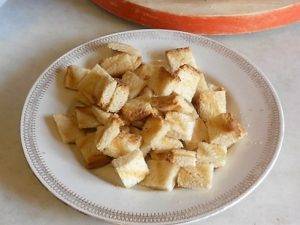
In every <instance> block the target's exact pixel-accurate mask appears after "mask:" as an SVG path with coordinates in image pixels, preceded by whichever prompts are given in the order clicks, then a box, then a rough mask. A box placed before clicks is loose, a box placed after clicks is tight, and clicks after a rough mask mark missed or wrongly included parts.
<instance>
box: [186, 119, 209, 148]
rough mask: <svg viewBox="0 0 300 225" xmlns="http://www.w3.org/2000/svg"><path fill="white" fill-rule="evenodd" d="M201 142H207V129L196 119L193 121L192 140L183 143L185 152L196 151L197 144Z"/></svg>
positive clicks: (200, 120)
mask: <svg viewBox="0 0 300 225" xmlns="http://www.w3.org/2000/svg"><path fill="white" fill-rule="evenodd" d="M202 141H208V133H207V127H206V125H205V123H204V122H203V120H202V119H201V118H198V119H196V121H195V127H194V130H193V135H192V139H191V140H190V141H185V147H186V149H187V150H196V149H197V147H198V144H199V143H200V142H202Z"/></svg>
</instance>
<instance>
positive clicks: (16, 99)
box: [0, 0, 300, 225]
mask: <svg viewBox="0 0 300 225" xmlns="http://www.w3.org/2000/svg"><path fill="white" fill-rule="evenodd" d="M140 28H143V27H141V26H138V25H135V24H132V23H129V22H126V21H123V20H121V19H119V18H116V17H114V16H112V15H110V14H108V13H106V12H105V11H103V10H102V9H100V8H98V7H97V6H95V5H94V4H93V3H91V2H90V1H75V0H52V1H46V0H45V1H35V0H26V1H22V0H8V1H7V2H6V3H5V4H4V5H3V6H2V7H1V8H0V122H1V123H0V146H1V147H0V224H1V225H2V224H3V225H6V224H22V225H35V224H38V225H53V224H55V225H73V224H86V225H93V224H97V225H98V224H107V223H105V222H104V221H101V220H98V219H94V218H91V217H89V216H86V215H83V214H82V213H79V212H77V211H76V210H74V209H72V208H71V207H69V206H67V205H65V204H63V203H62V202H61V201H59V200H57V199H56V198H55V197H54V196H53V195H52V194H51V193H50V192H48V191H47V190H46V189H45V188H44V187H43V186H42V185H41V184H40V183H39V181H38V180H37V179H36V178H35V177H34V175H33V173H32V172H31V170H30V169H29V166H28V165H27V163H26V160H25V158H24V155H23V151H22V148H21V144H20V137H19V121H20V116H21V110H22V106H23V103H24V100H25V97H26V95H27V93H28V91H29V89H30V87H31V86H32V84H33V83H34V81H35V79H36V78H37V77H38V76H39V74H40V73H41V72H42V71H43V70H44V69H45V68H46V67H47V66H48V65H49V64H50V63H51V62H53V61H54V60H55V59H56V58H58V57H59V56H61V55H62V54H63V53H65V52H66V51H68V50H70V49H72V48H73V47H75V46H77V45H79V44H81V43H83V42H86V41H88V40H91V39H93V38H96V37H99V36H102V35H105V34H110V33H114V32H118V31H124V30H132V29H140ZM212 38H213V39H215V40H217V41H220V42H222V43H224V44H225V45H227V46H229V47H230V48H232V49H234V50H237V51H239V52H240V53H242V54H244V55H245V56H246V57H247V58H249V60H250V61H252V62H253V63H254V64H256V65H257V66H258V67H259V68H260V69H261V70H262V71H264V72H265V74H266V75H267V77H268V78H269V79H270V81H271V82H272V84H273V85H274V87H275V89H276V90H277V92H278V94H279V97H280V99H281V102H282V106H283V110H284V114H285V125H286V129H285V139H284V143H283V148H282V151H281V154H280V156H279V158H278V161H277V163H276V164H275V167H274V168H273V170H272V171H271V173H270V174H269V176H268V177H267V178H266V180H265V181H264V182H263V183H262V184H261V185H260V186H259V187H258V188H257V189H256V190H255V191H254V192H253V193H252V194H251V195H250V196H248V197H247V198H246V199H244V200H242V201H241V202H240V203H239V204H237V205H235V206H234V207H232V208H230V209H229V210H227V211H225V212H223V213H221V214H218V215H216V216H214V217H211V218H209V219H206V220H204V221H201V222H198V223H192V224H203V225H212V224H222V225H233V224H243V225H269V224H270V225H279V224H281V225H288V224H295V225H296V224H300V213H299V211H300V204H299V202H300V163H299V159H300V150H299V143H300V131H299V126H300V116H299V115H300V89H299V87H300V25H299V24H298V25H297V24H296V25H290V26H288V27H285V28H280V29H276V30H272V31H266V32H261V33H256V34H247V35H240V36H221V37H212ZM253 151H255V149H253Z"/></svg>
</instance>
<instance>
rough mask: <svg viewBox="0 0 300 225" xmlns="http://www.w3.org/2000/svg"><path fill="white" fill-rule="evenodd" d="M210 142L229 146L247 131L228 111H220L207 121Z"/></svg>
mask: <svg viewBox="0 0 300 225" xmlns="http://www.w3.org/2000/svg"><path fill="white" fill-rule="evenodd" d="M207 129H208V137H209V141H210V143H213V144H219V145H222V146H224V147H227V148H229V147H230V146H231V145H232V144H234V143H235V142H237V141H238V140H240V139H241V138H243V137H244V136H245V135H246V134H247V133H246V132H245V130H244V129H243V127H242V126H241V124H239V122H238V121H237V120H236V119H234V118H233V116H232V115H231V114H230V113H222V114H220V115H218V116H216V117H214V118H212V119H210V120H208V122H207Z"/></svg>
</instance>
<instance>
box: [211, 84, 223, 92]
mask: <svg viewBox="0 0 300 225" xmlns="http://www.w3.org/2000/svg"><path fill="white" fill-rule="evenodd" d="M207 86H208V90H210V91H225V89H224V88H223V87H220V86H217V85H215V84H213V83H207Z"/></svg>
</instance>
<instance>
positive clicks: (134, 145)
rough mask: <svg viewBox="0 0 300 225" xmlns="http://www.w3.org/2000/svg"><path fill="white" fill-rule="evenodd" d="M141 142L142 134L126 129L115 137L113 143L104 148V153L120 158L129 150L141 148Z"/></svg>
mask: <svg viewBox="0 0 300 225" xmlns="http://www.w3.org/2000/svg"><path fill="white" fill-rule="evenodd" d="M141 143H142V137H141V136H140V135H137V134H131V133H129V132H127V131H125V130H124V131H121V132H120V133H119V135H118V136H117V137H116V138H115V139H113V141H112V142H111V144H110V145H109V146H108V147H107V148H105V149H104V150H103V153H104V154H105V155H108V156H111V157H113V158H118V157H120V156H123V155H126V154H127V153H129V152H133V151H135V150H139V148H140V145H141Z"/></svg>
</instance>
